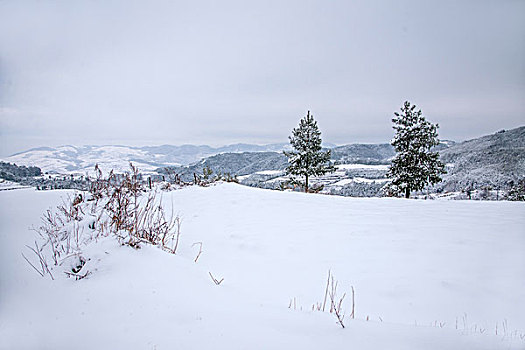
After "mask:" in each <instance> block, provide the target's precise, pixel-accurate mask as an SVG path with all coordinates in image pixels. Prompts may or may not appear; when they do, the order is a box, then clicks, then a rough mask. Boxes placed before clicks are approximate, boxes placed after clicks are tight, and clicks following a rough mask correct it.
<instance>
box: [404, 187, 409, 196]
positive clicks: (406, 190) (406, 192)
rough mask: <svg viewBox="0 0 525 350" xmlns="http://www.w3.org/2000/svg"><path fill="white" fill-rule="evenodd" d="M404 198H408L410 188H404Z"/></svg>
mask: <svg viewBox="0 0 525 350" xmlns="http://www.w3.org/2000/svg"><path fill="white" fill-rule="evenodd" d="M405 198H410V188H408V187H407V188H406V189H405Z"/></svg>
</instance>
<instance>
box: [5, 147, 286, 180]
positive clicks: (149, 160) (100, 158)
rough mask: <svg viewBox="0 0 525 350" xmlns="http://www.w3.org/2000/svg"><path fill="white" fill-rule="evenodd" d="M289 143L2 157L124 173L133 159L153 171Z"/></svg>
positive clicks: (62, 150) (46, 150) (38, 151)
mask: <svg viewBox="0 0 525 350" xmlns="http://www.w3.org/2000/svg"><path fill="white" fill-rule="evenodd" d="M287 147H288V145H287V144H284V143H282V144H269V145H262V146H261V145H250V144H235V145H228V146H223V147H217V148H213V147H210V146H195V145H182V146H172V145H163V146H148V147H129V146H116V145H112V146H80V147H77V146H61V147H56V148H51V147H40V148H34V149H31V150H29V151H25V152H21V153H17V154H14V155H12V156H10V157H7V158H5V159H3V160H4V161H5V162H9V163H16V164H18V165H26V166H38V167H39V168H41V169H42V171H44V172H49V173H58V174H68V173H85V172H86V171H92V170H93V168H94V166H95V164H99V166H100V167H101V169H102V170H104V171H109V170H111V169H113V170H115V171H117V172H121V171H125V170H127V169H128V168H129V162H133V163H134V165H136V166H138V168H139V169H141V170H142V171H152V170H154V169H156V168H159V167H166V166H174V165H183V164H190V163H193V162H196V161H198V160H200V159H202V158H205V157H209V156H212V155H215V154H219V153H224V152H247V151H250V152H266V151H281V150H283V149H285V148H287Z"/></svg>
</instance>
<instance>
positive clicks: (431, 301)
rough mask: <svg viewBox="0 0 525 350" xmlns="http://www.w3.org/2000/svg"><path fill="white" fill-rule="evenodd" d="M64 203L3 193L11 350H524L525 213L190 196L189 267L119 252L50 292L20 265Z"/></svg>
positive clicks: (185, 237) (166, 258) (274, 195)
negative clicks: (329, 281) (337, 308)
mask: <svg viewBox="0 0 525 350" xmlns="http://www.w3.org/2000/svg"><path fill="white" fill-rule="evenodd" d="M67 193H68V192H67V191H35V190H33V189H19V190H13V191H1V192H0V209H1V210H0V213H1V214H0V349H210V348H213V349H525V254H524V252H525V205H524V203H514V202H480V201H423V200H403V199H391V198H366V199H356V198H345V197H336V196H326V195H311V194H310V195H305V194H303V193H295V192H278V191H268V190H261V189H254V188H248V187H243V186H240V185H236V184H219V185H217V186H213V187H209V188H201V187H189V188H185V189H182V190H178V191H173V192H169V193H165V194H164V203H165V204H167V205H168V206H169V205H171V204H173V207H174V209H175V212H177V213H179V215H180V216H181V217H182V218H183V222H182V234H181V246H180V248H179V251H178V254H177V255H171V254H168V253H166V252H164V251H162V250H160V249H158V248H155V247H151V246H145V245H143V246H142V249H139V250H134V249H132V248H129V247H126V246H119V245H118V243H117V241H116V240H115V239H113V238H111V237H108V238H105V239H102V240H100V241H98V242H97V243H91V244H90V245H88V246H86V247H85V249H84V253H85V256H86V257H89V258H90V259H91V260H90V262H89V264H90V267H91V271H92V274H91V275H90V276H89V277H88V278H85V279H82V280H80V281H74V280H73V279H68V278H66V276H55V281H51V280H50V279H49V278H48V277H47V278H41V277H40V276H39V275H37V273H36V272H35V271H33V270H32V268H31V267H30V266H29V265H28V264H27V263H26V262H25V261H24V260H23V258H22V256H21V252H24V253H25V254H28V251H27V250H26V249H25V247H24V246H25V245H26V244H31V243H32V242H33V241H34V239H35V234H36V233H35V232H34V231H30V230H29V227H31V226H37V225H39V220H40V219H39V218H40V215H41V214H42V213H43V212H44V211H45V210H46V209H47V208H48V207H54V206H56V205H58V204H59V203H60V198H61V196H62V197H63V196H65V195H66V194H67ZM196 242H202V250H203V252H202V254H201V256H200V257H199V259H198V261H197V262H196V263H195V262H194V259H195V257H196V256H197V253H198V250H199V245H198V244H197V245H195V244H194V243H196ZM328 270H331V272H332V273H333V274H334V276H335V279H336V280H337V281H339V287H338V292H339V294H342V293H343V292H346V293H347V296H346V298H345V301H344V303H343V309H344V310H345V311H346V318H345V321H344V322H345V325H346V328H344V329H342V328H341V327H340V326H339V325H337V324H336V318H335V317H334V315H332V314H329V313H328V312H324V313H323V312H320V311H312V305H313V304H315V303H321V302H323V297H324V293H325V286H326V278H327V273H328ZM209 272H211V273H212V274H213V276H215V277H216V278H217V279H221V278H224V281H223V282H222V283H221V284H220V285H215V284H214V283H213V281H212V280H211V278H210V275H209ZM352 286H353V287H354V289H355V319H351V318H350V310H351V297H350V290H351V287H352ZM290 306H291V308H290ZM496 333H497V335H496Z"/></svg>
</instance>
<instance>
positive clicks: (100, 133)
mask: <svg viewBox="0 0 525 350" xmlns="http://www.w3.org/2000/svg"><path fill="white" fill-rule="evenodd" d="M407 99H408V100H409V101H411V102H413V103H415V104H416V105H417V106H418V107H420V108H421V109H422V111H423V114H424V115H425V116H426V117H427V119H428V120H430V121H432V122H434V123H439V124H440V130H439V133H440V137H441V138H443V139H454V140H458V141H460V140H465V139H468V138H472V137H477V136H481V135H484V134H489V133H492V132H495V131H498V130H500V129H504V128H505V129H510V128H514V127H517V126H521V125H525V1H521V0H515V1H510V0H509V1H506V0H494V1H482V0H473V1H458V0H454V1H443V0H440V1H420V0H415V1H387V0H385V1H350V0H348V1H284V0H280V1H275V2H274V1H251V2H250V1H239V2H230V1H212V2H201V1H185V2H178V1H141V2H139V1H128V0H123V1H21V0H14V1H5V0H4V1H0V117H1V120H0V137H1V143H0V156H6V155H9V154H12V153H14V152H17V151H23V150H26V149H28V148H31V147H38V146H57V145H63V144H73V145H84V144H126V145H137V146H138V145H158V144H175V145H179V144H184V143H192V144H210V145H223V144H230V143H237V142H249V143H260V144H262V143H272V142H286V141H287V137H288V135H289V134H290V132H291V130H292V128H294V127H295V126H296V125H297V124H298V121H299V120H300V118H302V117H303V116H304V115H305V114H306V111H307V110H311V111H312V112H313V114H314V117H315V118H316V119H317V120H318V124H319V127H320V129H321V131H322V136H323V140H325V141H328V142H332V143H336V144H347V143H355V142H365V143H375V142H388V141H389V140H390V139H391V138H392V136H393V133H392V128H391V127H392V125H391V118H392V115H393V112H394V111H396V110H398V109H399V107H401V105H402V103H403V101H404V100H407Z"/></svg>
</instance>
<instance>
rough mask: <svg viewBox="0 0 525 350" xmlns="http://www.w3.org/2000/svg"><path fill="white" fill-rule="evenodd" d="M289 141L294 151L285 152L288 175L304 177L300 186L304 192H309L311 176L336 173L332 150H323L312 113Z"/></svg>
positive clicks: (301, 122) (302, 120)
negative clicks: (331, 157) (331, 161)
mask: <svg viewBox="0 0 525 350" xmlns="http://www.w3.org/2000/svg"><path fill="white" fill-rule="evenodd" d="M289 139H290V144H291V145H292V148H293V150H292V151H291V152H286V151H285V152H284V154H285V155H286V156H287V157H288V163H289V166H288V167H287V168H286V174H287V175H293V176H299V177H304V182H300V184H301V185H302V186H303V187H304V191H305V192H308V189H309V184H308V180H309V178H310V177H311V176H320V175H324V174H326V173H329V172H334V171H335V168H334V166H333V165H332V164H331V163H330V155H331V154H330V150H328V151H322V150H321V143H322V140H321V132H320V131H319V128H318V127H317V122H316V121H315V120H314V116H313V115H311V114H310V111H308V113H307V115H306V117H304V118H303V119H301V121H300V122H299V127H297V128H295V129H293V131H292V136H289Z"/></svg>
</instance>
